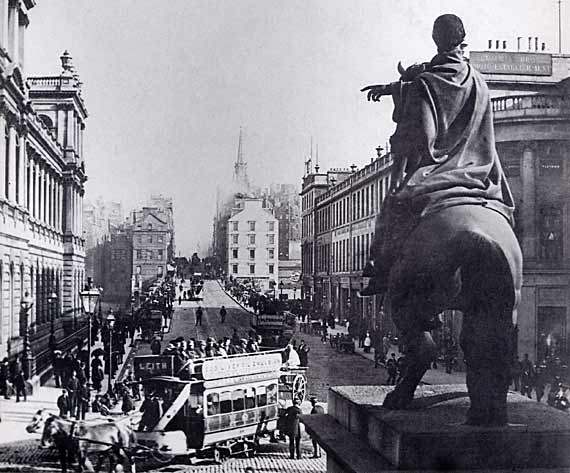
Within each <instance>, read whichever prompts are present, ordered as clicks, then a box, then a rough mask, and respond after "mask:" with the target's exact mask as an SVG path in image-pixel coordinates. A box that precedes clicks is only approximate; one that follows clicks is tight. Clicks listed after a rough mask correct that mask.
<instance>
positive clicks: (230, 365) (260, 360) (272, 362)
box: [202, 353, 282, 380]
mask: <svg viewBox="0 0 570 473" xmlns="http://www.w3.org/2000/svg"><path fill="white" fill-rule="evenodd" d="M281 364H282V360H281V355H280V354H279V353H268V354H265V355H253V356H242V357H235V358H217V359H213V360H206V361H204V364H203V365H202V376H203V378H204V379H205V380H209V379H220V378H227V377H230V376H231V377H234V376H245V375H249V374H254V373H267V372H271V371H279V370H280V369H281Z"/></svg>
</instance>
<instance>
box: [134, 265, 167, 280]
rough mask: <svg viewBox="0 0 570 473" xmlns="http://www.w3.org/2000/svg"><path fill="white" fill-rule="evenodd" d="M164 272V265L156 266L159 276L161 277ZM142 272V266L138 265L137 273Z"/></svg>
mask: <svg viewBox="0 0 570 473" xmlns="http://www.w3.org/2000/svg"><path fill="white" fill-rule="evenodd" d="M163 272H164V269H163V267H162V266H157V267H156V275H157V276H159V277H160V276H162V274H163ZM141 273H142V267H140V266H137V275H140V274H141Z"/></svg>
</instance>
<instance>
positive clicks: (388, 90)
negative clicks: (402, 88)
mask: <svg viewBox="0 0 570 473" xmlns="http://www.w3.org/2000/svg"><path fill="white" fill-rule="evenodd" d="M360 92H368V94H367V96H366V97H367V98H368V101H369V102H370V101H372V102H379V101H380V98H381V97H382V96H385V95H392V84H378V85H367V86H366V87H364V88H363V89H360Z"/></svg>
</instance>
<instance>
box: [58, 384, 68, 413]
mask: <svg viewBox="0 0 570 473" xmlns="http://www.w3.org/2000/svg"><path fill="white" fill-rule="evenodd" d="M57 408H58V409H59V416H60V417H64V418H66V417H67V416H68V415H69V413H70V412H71V399H70V398H69V395H68V393H67V390H66V389H63V390H62V391H61V395H60V396H59V397H58V398H57Z"/></svg>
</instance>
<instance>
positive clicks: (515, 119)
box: [470, 38, 570, 362]
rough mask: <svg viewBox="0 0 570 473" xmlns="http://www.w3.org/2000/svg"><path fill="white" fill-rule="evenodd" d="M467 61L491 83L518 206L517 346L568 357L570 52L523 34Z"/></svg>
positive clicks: (501, 148)
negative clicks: (509, 45)
mask: <svg viewBox="0 0 570 473" xmlns="http://www.w3.org/2000/svg"><path fill="white" fill-rule="evenodd" d="M519 43H520V39H519ZM524 43H525V46H526V38H525V41H524ZM497 44H499V45H500V43H499V42H497ZM519 45H520V44H519ZM490 46H493V42H491V44H490ZM504 46H506V45H504ZM539 49H540V51H539ZM470 61H471V63H472V64H473V65H474V66H475V67H476V68H477V69H478V70H480V71H481V72H482V73H483V74H484V76H485V79H486V81H487V83H488V85H489V88H490V90H491V95H492V99H491V101H492V107H493V114H494V124H495V134H496V142H497V151H498V152H499V157H500V159H501V162H502V164H503V168H504V169H505V173H506V175H507V178H508V180H509V183H510V186H511V189H512V191H513V194H514V198H515V204H516V206H517V210H516V214H515V219H516V228H515V231H516V234H517V237H518V239H519V242H520V244H521V247H522V250H523V289H522V301H521V304H520V307H519V311H518V340H517V341H518V352H519V355H520V356H522V355H523V354H525V353H528V354H529V355H530V357H531V359H533V360H536V361H539V362H540V361H542V360H543V359H545V358H547V357H560V358H561V359H563V360H565V361H566V362H567V361H570V360H569V358H570V343H569V336H570V332H569V330H568V329H569V326H570V324H569V322H570V320H569V317H570V313H569V309H570V206H569V201H570V185H569V184H568V183H569V180H570V56H568V55H564V54H551V53H548V52H546V51H545V50H542V48H539V45H538V38H528V51H524V52H523V51H510V50H508V49H501V50H498V49H490V50H488V51H474V52H471V54H470Z"/></svg>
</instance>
